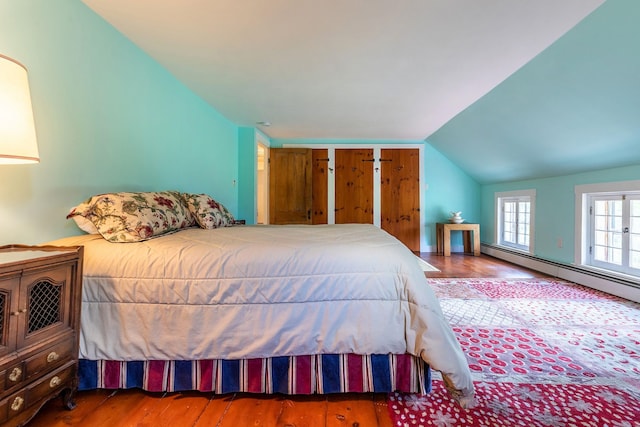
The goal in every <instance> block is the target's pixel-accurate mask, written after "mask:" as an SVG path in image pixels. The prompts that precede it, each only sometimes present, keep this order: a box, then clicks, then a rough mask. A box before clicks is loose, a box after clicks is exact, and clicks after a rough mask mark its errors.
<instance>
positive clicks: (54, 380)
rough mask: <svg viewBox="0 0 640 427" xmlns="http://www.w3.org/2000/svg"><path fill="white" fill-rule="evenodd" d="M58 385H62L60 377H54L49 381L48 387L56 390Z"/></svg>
mask: <svg viewBox="0 0 640 427" xmlns="http://www.w3.org/2000/svg"><path fill="white" fill-rule="evenodd" d="M60 383H62V381H61V380H60V377H59V376H57V375H56V376H55V377H53V378H51V381H49V387H50V388H56V387H58V386H59V385H60Z"/></svg>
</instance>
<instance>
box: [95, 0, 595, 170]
mask: <svg viewBox="0 0 640 427" xmlns="http://www.w3.org/2000/svg"><path fill="white" fill-rule="evenodd" d="M602 1H603V0H536V1H513V0H490V1H477V0H448V1H441V0H403V1H395V0H373V1H371V0H367V1H365V0H359V1H356V0H349V1H342V0H329V1H300V0H270V1H257V0H253V1H251V0H250V1H237V0H208V1H207V0H180V1H175V0H136V1H134V2H132V1H130V0H109V1H104V0H83V2H84V3H85V4H86V5H88V6H89V7H90V8H91V9H93V10H94V11H95V12H96V13H97V14H99V15H100V16H102V17H103V18H104V19H105V20H106V21H107V22H109V23H110V24H111V25H113V26H114V27H115V28H116V29H118V30H119V31H120V32H122V33H123V34H124V35H125V36H126V37H128V38H129V39H130V40H132V41H133V42H134V43H135V44H137V45H138V46H139V47H140V48H141V49H143V50H144V51H145V52H147V53H148V54H149V55H150V56H151V57H153V58H155V59H156V60H157V61H158V62H159V63H161V64H162V65H163V66H165V67H166V68H167V69H168V70H169V71H170V72H171V73H173V74H174V75H175V76H176V77H177V78H178V79H180V80H181V81H182V82H184V83H185V84H186V85H187V86H188V87H190V88H191V89H192V90H193V91H194V92H196V93H197V94H199V95H200V96H201V97H202V98H203V99H205V100H206V101H207V102H209V103H210V104H211V105H212V106H213V107H214V108H216V109H217V110H218V111H219V112H221V113H222V114H223V115H225V116H226V117H227V118H229V119H230V120H232V121H233V122H235V123H237V124H238V125H241V126H255V124H256V122H260V121H269V122H271V123H272V126H271V127H269V128H268V129H266V128H263V129H262V130H264V131H265V132H266V133H267V134H268V135H269V136H270V137H272V138H285V139H286V138H316V139H317V138H330V139H384V140H412V141H419V140H423V139H424V138H426V137H427V136H429V135H431V134H432V133H433V132H435V131H436V130H437V129H439V128H441V127H442V126H443V125H444V124H445V123H447V122H448V121H449V120H450V119H451V118H453V117H454V116H456V115H457V114H458V113H460V112H461V111H463V110H465V109H466V108H467V107H468V106H469V105H471V104H472V103H474V102H475V101H477V100H478V99H480V98H481V97H482V96H483V95H485V94H486V93H487V92H489V91H490V90H491V89H493V88H494V87H496V86H497V85H498V84H500V83H501V82H502V81H503V80H504V79H506V78H507V77H508V76H510V75H511V74H512V73H514V72H515V71H516V70H518V69H519V68H520V67H522V66H523V65H524V64H526V63H527V62H528V61H529V60H530V59H531V58H533V57H534V56H536V55H537V54H539V53H540V52H541V51H543V50H544V49H545V48H546V47H548V46H549V45H550V44H551V43H553V42H554V41H555V40H557V39H558V38H559V37H560V36H562V35H563V34H564V33H565V32H567V31H568V30H569V29H570V28H572V27H573V26H574V25H575V24H576V23H578V22H579V21H580V20H581V19H583V18H584V17H585V16H587V15H588V14H589V13H590V12H591V11H593V10H594V9H595V8H596V7H598V6H599V5H600V4H601V3H602ZM464 164H467V162H465V163H464Z"/></svg>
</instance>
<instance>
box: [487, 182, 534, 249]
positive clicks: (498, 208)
mask: <svg viewBox="0 0 640 427" xmlns="http://www.w3.org/2000/svg"><path fill="white" fill-rule="evenodd" d="M494 197H495V219H496V220H495V236H494V242H495V244H496V245H498V246H504V247H507V248H509V249H514V250H518V251H522V252H525V253H528V254H533V253H534V249H535V245H534V243H535V238H534V236H535V215H536V214H535V212H536V190H535V189H531V190H515V191H501V192H497V193H495V195H494ZM523 199H528V202H529V204H530V205H529V206H530V214H529V247H528V248H527V247H526V246H521V245H512V244H505V243H504V242H503V241H502V232H503V224H504V219H503V210H502V205H503V203H504V201H508V200H523Z"/></svg>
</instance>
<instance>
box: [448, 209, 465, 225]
mask: <svg viewBox="0 0 640 427" xmlns="http://www.w3.org/2000/svg"><path fill="white" fill-rule="evenodd" d="M449 222H451V223H453V224H462V223H463V222H464V219H462V212H451V216H450V217H449Z"/></svg>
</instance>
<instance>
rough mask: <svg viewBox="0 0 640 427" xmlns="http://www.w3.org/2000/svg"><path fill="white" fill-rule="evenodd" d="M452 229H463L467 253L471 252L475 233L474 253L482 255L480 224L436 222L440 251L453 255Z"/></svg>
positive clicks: (446, 254)
mask: <svg viewBox="0 0 640 427" xmlns="http://www.w3.org/2000/svg"><path fill="white" fill-rule="evenodd" d="M451 231H462V235H463V236H462V240H463V242H464V251H465V253H469V252H471V237H472V236H471V233H473V255H475V256H480V224H469V223H466V222H463V223H462V224H453V223H449V222H438V223H436V241H437V245H438V253H442V254H443V255H444V256H451Z"/></svg>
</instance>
